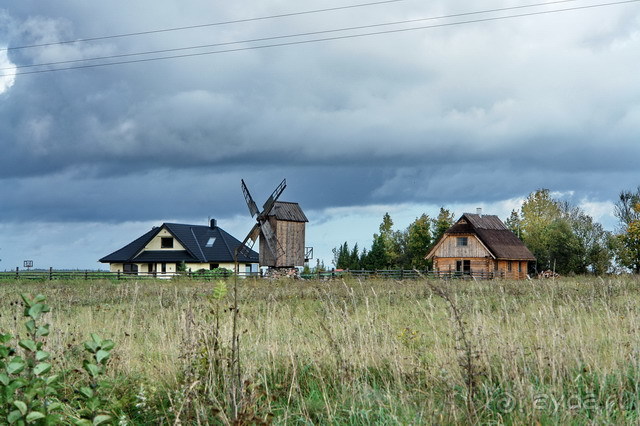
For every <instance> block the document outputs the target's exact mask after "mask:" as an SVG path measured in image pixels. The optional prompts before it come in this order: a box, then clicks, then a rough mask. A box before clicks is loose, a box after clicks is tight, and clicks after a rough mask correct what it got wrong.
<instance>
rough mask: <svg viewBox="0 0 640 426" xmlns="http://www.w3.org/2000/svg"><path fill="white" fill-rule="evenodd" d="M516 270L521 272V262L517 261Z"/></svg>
mask: <svg viewBox="0 0 640 426" xmlns="http://www.w3.org/2000/svg"><path fill="white" fill-rule="evenodd" d="M518 272H522V262H518Z"/></svg>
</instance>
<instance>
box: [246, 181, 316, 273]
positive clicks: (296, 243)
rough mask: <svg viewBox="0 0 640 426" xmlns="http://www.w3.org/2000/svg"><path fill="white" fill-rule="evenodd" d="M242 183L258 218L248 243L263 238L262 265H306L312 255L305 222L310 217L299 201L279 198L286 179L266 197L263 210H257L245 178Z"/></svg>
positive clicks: (261, 242) (248, 203)
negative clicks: (291, 201) (307, 240)
mask: <svg viewBox="0 0 640 426" xmlns="http://www.w3.org/2000/svg"><path fill="white" fill-rule="evenodd" d="M241 183H242V193H243V194H244V199H245V201H246V202H247V207H249V213H250V214H251V217H254V216H255V217H256V221H257V223H256V224H255V225H254V226H253V228H252V229H251V231H249V234H248V235H247V238H246V239H245V243H246V242H247V241H248V240H249V239H250V240H252V241H253V243H255V241H256V239H258V238H259V239H260V246H259V247H260V250H259V253H260V266H268V267H270V268H293V267H295V266H302V265H304V263H305V261H308V257H309V250H308V248H305V246H304V239H305V226H306V225H305V224H306V223H307V222H308V220H307V217H306V216H305V215H304V212H303V211H302V209H301V208H300V206H299V205H298V203H290V202H284V201H278V198H279V197H280V195H281V194H282V192H283V191H284V189H285V188H286V186H287V181H286V179H283V180H282V182H280V185H278V187H277V188H276V189H275V190H274V191H273V193H272V194H271V196H270V197H269V198H268V199H267V201H266V202H265V203H264V205H263V206H262V211H260V210H258V206H257V205H256V203H255V201H253V198H252V197H251V194H250V193H249V189H248V188H247V185H246V184H245V183H244V180H241ZM251 245H252V246H253V244H251Z"/></svg>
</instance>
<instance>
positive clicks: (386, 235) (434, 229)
mask: <svg viewBox="0 0 640 426" xmlns="http://www.w3.org/2000/svg"><path fill="white" fill-rule="evenodd" d="M613 213H614V215H615V217H616V218H617V219H618V221H619V222H618V228H617V229H616V231H615V232H609V231H607V230H605V229H604V227H603V226H602V225H601V224H600V223H598V222H596V221H595V220H594V219H593V218H592V217H591V216H589V215H588V214H587V213H586V212H585V211H584V210H583V209H582V208H580V207H578V206H575V205H572V204H571V203H569V202H567V201H562V200H559V199H555V198H553V196H552V194H551V192H550V191H549V190H548V189H540V190H537V191H535V192H532V193H531V194H529V196H528V197H527V198H526V200H525V201H524V203H523V204H522V206H521V208H520V209H519V210H513V211H512V212H511V215H510V216H509V218H507V219H506V220H504V222H505V225H506V226H507V227H508V228H509V229H510V230H512V231H513V232H514V233H515V234H516V235H517V236H518V238H520V239H521V240H522V241H523V242H524V244H525V245H526V246H527V247H528V248H529V250H531V252H532V253H533V254H534V256H535V257H536V259H537V262H536V263H532V265H531V267H532V272H539V271H543V270H547V269H551V270H555V271H556V272H558V273H560V274H586V273H592V274H597V275H601V274H604V273H610V272H618V271H624V270H629V271H633V272H635V273H640V186H639V187H638V188H637V190H636V191H635V192H634V191H622V192H621V193H620V196H619V199H618V201H617V202H616V203H615V206H614V212H613ZM454 220H455V219H454V214H453V213H452V212H451V211H449V210H447V209H445V208H444V207H442V208H440V213H439V214H438V216H437V217H436V218H430V217H429V216H428V215H426V214H423V215H422V216H420V217H418V218H416V220H415V221H414V222H413V223H411V224H410V225H409V226H408V227H407V228H406V229H404V230H393V220H392V219H391V216H390V215H389V214H388V213H386V214H385V215H384V217H383V219H382V223H381V224H380V227H379V232H378V233H375V234H373V243H372V245H371V247H370V248H369V249H367V248H364V249H362V250H360V248H359V247H358V244H357V243H356V244H354V245H353V246H351V247H350V246H349V243H348V242H346V241H345V242H344V243H343V244H342V245H340V246H338V247H336V248H334V249H333V256H334V257H333V264H334V265H335V267H336V268H338V269H396V268H402V269H413V268H416V269H427V268H430V267H431V264H430V262H429V261H427V260H426V259H425V258H424V257H425V256H426V254H427V253H428V252H429V251H430V250H431V248H433V246H434V245H435V244H436V243H437V242H438V240H439V239H440V237H442V235H443V234H444V232H445V231H446V230H447V229H448V228H449V227H451V226H452V225H453V222H454Z"/></svg>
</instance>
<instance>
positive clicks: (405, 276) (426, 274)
mask: <svg viewBox="0 0 640 426" xmlns="http://www.w3.org/2000/svg"><path fill="white" fill-rule="evenodd" d="M233 275H234V274H233V272H232V271H225V272H222V271H220V272H219V271H216V272H212V271H201V272H190V271H189V272H182V273H175V274H173V273H172V274H162V273H150V274H148V273H124V272H109V271H64V270H63V271H56V270H54V269H53V268H49V270H20V269H18V268H16V270H15V271H9V272H0V280H10V279H15V280H40V281H53V280H131V279H135V280H144V279H158V278H160V279H170V278H180V277H182V278H189V279H198V280H204V281H209V280H215V279H220V278H230V277H232V276H233ZM238 276H239V277H242V278H263V275H262V272H240V273H239V274H238ZM300 277H301V278H303V279H320V280H330V279H336V278H346V277H353V278H358V279H365V280H366V279H391V280H415V279H419V278H432V279H478V280H487V279H493V278H495V276H494V274H493V273H491V272H471V273H463V272H458V271H451V272H438V271H415V270H413V269H379V270H364V269H362V270H341V271H329V272H318V273H313V274H302V275H300Z"/></svg>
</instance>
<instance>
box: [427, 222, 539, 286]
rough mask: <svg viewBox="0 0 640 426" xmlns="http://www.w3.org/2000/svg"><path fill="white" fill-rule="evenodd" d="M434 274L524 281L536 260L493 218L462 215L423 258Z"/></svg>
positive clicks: (522, 244) (515, 237) (516, 238)
mask: <svg viewBox="0 0 640 426" xmlns="http://www.w3.org/2000/svg"><path fill="white" fill-rule="evenodd" d="M426 258H427V259H432V260H433V269H434V271H437V272H440V273H443V272H451V273H457V274H461V275H471V276H480V277H487V278H492V277H502V278H509V279H524V278H526V277H527V270H528V265H529V262H534V261H535V260H536V258H535V257H534V256H533V254H532V253H531V251H529V249H528V248H527V247H526V246H525V245H524V243H523V242H522V241H521V240H520V239H519V238H518V237H517V236H516V235H515V234H514V233H513V232H511V231H510V230H509V229H508V228H507V227H506V226H505V224H504V223H502V221H501V220H500V219H499V218H498V216H494V215H483V214H480V213H478V214H471V213H465V214H463V215H462V216H461V217H460V219H458V221H457V222H456V223H455V224H454V225H453V226H452V227H451V228H449V229H448V230H447V231H446V232H445V233H444V235H443V236H442V238H440V240H439V241H438V242H437V243H436V245H435V246H434V247H433V248H432V249H431V251H430V252H429V253H428V254H427V256H426Z"/></svg>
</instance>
